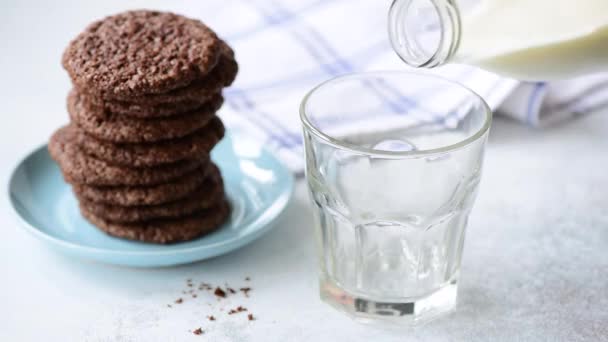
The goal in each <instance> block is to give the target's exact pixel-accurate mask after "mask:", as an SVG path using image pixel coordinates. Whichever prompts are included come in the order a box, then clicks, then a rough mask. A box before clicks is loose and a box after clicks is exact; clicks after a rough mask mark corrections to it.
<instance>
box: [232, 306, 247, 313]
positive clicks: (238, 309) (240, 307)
mask: <svg viewBox="0 0 608 342" xmlns="http://www.w3.org/2000/svg"><path fill="white" fill-rule="evenodd" d="M243 311H247V308H244V307H242V306H240V305H239V306H237V307H236V309H230V311H228V314H229V315H234V314H235V313H239V312H243Z"/></svg>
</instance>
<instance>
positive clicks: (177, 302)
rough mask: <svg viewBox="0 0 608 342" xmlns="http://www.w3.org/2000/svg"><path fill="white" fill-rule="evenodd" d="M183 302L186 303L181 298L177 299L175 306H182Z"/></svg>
mask: <svg viewBox="0 0 608 342" xmlns="http://www.w3.org/2000/svg"><path fill="white" fill-rule="evenodd" d="M183 302H184V300H183V299H181V298H177V299H176V300H175V304H181V303H183Z"/></svg>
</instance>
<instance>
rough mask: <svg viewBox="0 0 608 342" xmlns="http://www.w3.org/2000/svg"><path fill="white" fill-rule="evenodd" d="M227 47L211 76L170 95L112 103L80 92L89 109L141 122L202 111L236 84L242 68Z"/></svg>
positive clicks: (210, 73) (114, 99)
mask: <svg viewBox="0 0 608 342" xmlns="http://www.w3.org/2000/svg"><path fill="white" fill-rule="evenodd" d="M223 45H224V46H225V49H227V50H228V51H229V52H226V53H223V54H222V57H221V58H220V61H219V62H218V64H217V66H216V67H215V68H213V70H211V72H209V75H207V76H205V77H204V78H202V79H200V80H195V81H193V82H192V83H190V84H188V85H187V86H185V87H182V88H178V89H175V90H172V91H170V92H167V93H162V94H149V95H143V96H138V97H126V98H110V99H108V98H102V97H99V96H95V95H94V94H90V93H88V92H86V89H81V90H79V91H80V92H85V93H86V95H87V97H86V100H87V101H86V102H87V104H88V105H89V106H95V107H101V108H104V109H105V110H107V111H109V112H112V113H117V114H124V115H127V116H134V117H140V118H152V117H162V116H172V115H179V114H181V113H184V112H187V111H190V110H194V109H196V108H199V107H201V106H202V105H203V104H204V103H205V102H208V101H209V100H210V99H211V98H212V97H213V96H215V95H216V94H219V93H221V91H222V88H224V87H227V86H229V85H230V84H232V82H233V81H234V79H235V77H236V74H237V72H238V64H237V63H236V61H235V60H234V56H233V53H232V50H231V49H230V47H228V45H226V44H223Z"/></svg>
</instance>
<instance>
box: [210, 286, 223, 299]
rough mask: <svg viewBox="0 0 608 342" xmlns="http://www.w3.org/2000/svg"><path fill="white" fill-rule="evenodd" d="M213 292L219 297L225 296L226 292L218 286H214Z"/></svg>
mask: <svg viewBox="0 0 608 342" xmlns="http://www.w3.org/2000/svg"><path fill="white" fill-rule="evenodd" d="M213 294H214V295H216V296H218V297H221V298H226V292H224V290H222V289H220V288H219V287H216V288H215V291H214V292H213Z"/></svg>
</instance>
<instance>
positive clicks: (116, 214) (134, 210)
mask: <svg viewBox="0 0 608 342" xmlns="http://www.w3.org/2000/svg"><path fill="white" fill-rule="evenodd" d="M224 196H225V195H224V185H223V182H222V178H221V176H220V174H219V172H214V173H213V174H210V175H209V176H208V177H207V179H206V180H205V182H204V183H203V185H201V186H200V187H199V188H198V189H196V190H195V191H194V192H193V193H191V194H190V195H188V196H186V197H184V198H182V199H180V200H177V201H174V202H169V203H165V204H157V205H141V206H131V207H124V206H119V205H111V204H104V203H96V202H92V201H89V200H88V199H86V198H79V201H80V206H81V207H82V208H84V209H86V210H87V211H88V212H90V213H92V214H94V215H95V216H97V217H99V218H102V219H104V220H108V221H112V222H141V221H148V220H153V219H160V218H174V217H181V216H186V215H190V214H193V213H195V212H197V211H201V210H203V209H208V208H210V207H212V206H214V205H216V204H217V203H220V202H221V201H223V200H224Z"/></svg>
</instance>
